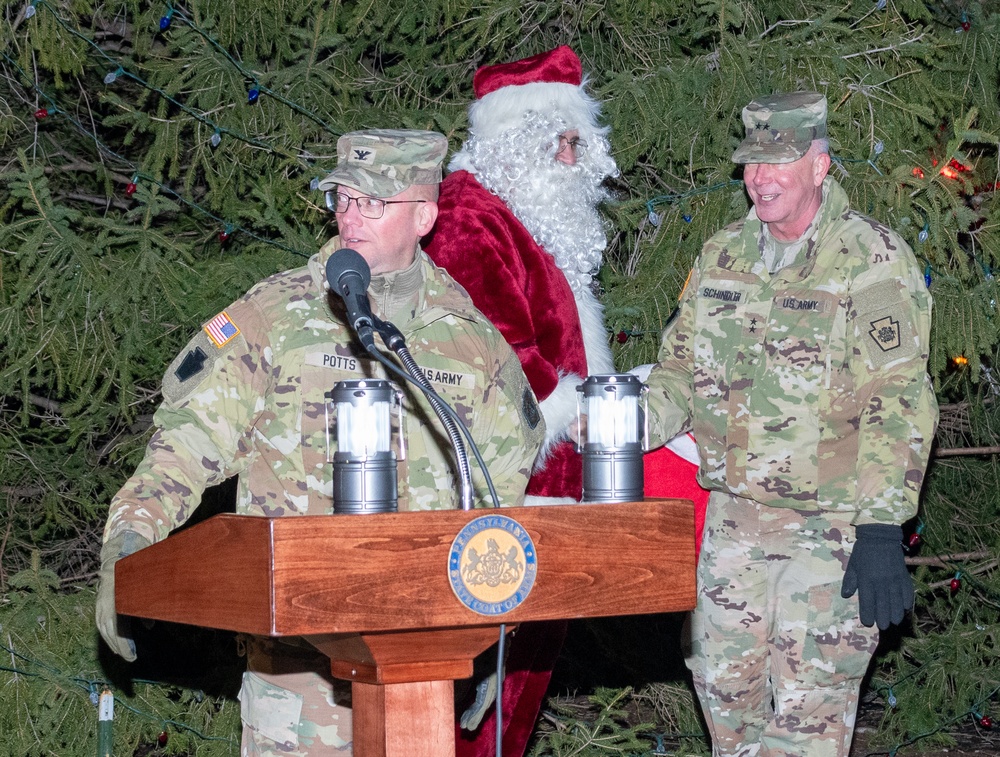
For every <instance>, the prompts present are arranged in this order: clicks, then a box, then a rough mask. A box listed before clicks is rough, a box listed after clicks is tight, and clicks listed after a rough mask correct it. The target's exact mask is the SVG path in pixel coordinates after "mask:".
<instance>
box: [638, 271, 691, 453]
mask: <svg viewBox="0 0 1000 757" xmlns="http://www.w3.org/2000/svg"><path fill="white" fill-rule="evenodd" d="M699 262H700V260H699V261H695V265H694V268H693V269H692V271H691V273H690V275H689V276H688V281H687V284H686V285H685V288H684V291H683V292H682V293H681V301H680V304H679V305H678V308H677V314H676V315H675V316H674V318H673V320H672V321H671V322H670V323H669V324H667V327H666V328H665V329H664V330H663V336H662V338H661V340H660V353H659V355H658V356H657V360H658V361H659V362H658V363H657V364H656V365H655V366H653V369H652V371H650V374H649V378H648V379H647V381H646V384H647V386H648V387H649V416H650V417H649V447H650V449H655V448H656V447H659V446H662V445H663V444H666V443H667V442H668V441H670V439H672V438H673V437H674V436H676V435H677V434H678V433H680V432H681V431H684V430H686V429H687V427H688V426H689V425H690V418H691V400H692V391H691V387H692V383H693V381H694V336H695V332H694V329H695V296H694V293H695V292H697V291H698V281H699V278H700V275H699V271H698V264H699Z"/></svg>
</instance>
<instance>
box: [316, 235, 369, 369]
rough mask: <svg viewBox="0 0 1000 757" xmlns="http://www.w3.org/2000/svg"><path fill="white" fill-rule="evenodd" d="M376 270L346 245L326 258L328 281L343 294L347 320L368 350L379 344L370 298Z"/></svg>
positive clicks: (331, 287)
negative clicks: (373, 273) (374, 327)
mask: <svg viewBox="0 0 1000 757" xmlns="http://www.w3.org/2000/svg"><path fill="white" fill-rule="evenodd" d="M371 281H372V270H371V268H369V267H368V262H367V261H366V260H365V259H364V258H363V257H361V255H360V254H358V253H357V252H356V251H354V250H352V249H349V248H347V247H343V248H341V249H339V250H337V251H336V252H334V253H333V254H332V255H331V256H330V258H329V259H328V260H327V261H326V282H327V284H329V285H330V289H332V290H333V291H334V292H336V293H337V294H339V295H340V296H341V298H342V299H343V300H344V305H346V306H347V322H348V323H349V324H350V326H351V328H352V329H354V331H355V333H357V335H358V338H359V339H360V340H361V344H363V345H364V347H365V349H366V350H369V351H371V350H373V349H374V348H375V336H374V333H373V331H372V328H373V325H374V316H373V315H372V308H371V304H370V303H369V302H368V285H369V284H370V283H371Z"/></svg>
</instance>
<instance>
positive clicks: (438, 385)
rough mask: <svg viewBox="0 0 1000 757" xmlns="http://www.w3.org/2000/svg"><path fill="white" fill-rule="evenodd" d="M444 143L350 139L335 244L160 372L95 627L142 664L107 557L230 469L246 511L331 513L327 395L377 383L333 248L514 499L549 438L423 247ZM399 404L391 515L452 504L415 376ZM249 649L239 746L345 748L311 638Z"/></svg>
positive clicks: (476, 319)
mask: <svg viewBox="0 0 1000 757" xmlns="http://www.w3.org/2000/svg"><path fill="white" fill-rule="evenodd" d="M446 150H447V140H446V139H445V137H444V136H443V135H441V134H437V133H435V132H419V131H389V130H372V131H367V132H355V133H353V134H348V135H345V136H343V137H342V138H341V139H340V140H339V142H338V148H337V152H338V165H337V168H336V169H335V170H334V171H333V173H332V174H330V175H329V176H328V177H326V178H325V179H324V180H323V182H321V184H320V188H321V189H324V190H328V192H327V196H328V198H329V199H328V202H329V204H330V205H331V208H332V209H334V210H335V212H336V216H337V223H338V227H339V230H340V235H341V236H340V238H339V239H333V240H331V241H330V242H329V243H328V244H326V245H324V247H323V248H322V249H321V250H320V251H319V253H318V254H317V255H315V256H313V257H312V258H310V260H309V263H308V265H307V266H305V267H303V268H299V269H296V270H292V271H287V272H285V273H280V274H276V275H275V276H272V277H270V278H269V279H267V280H265V281H263V282H261V283H260V284H258V285H257V286H256V287H254V288H253V289H252V290H250V292H249V293H248V294H246V295H245V296H244V297H242V298H241V299H239V300H237V301H236V302H235V303H233V304H232V305H230V306H229V307H228V308H226V309H225V310H224V311H223V312H222V313H220V314H219V315H218V316H216V317H215V318H213V319H212V320H211V321H209V322H208V323H207V324H205V327H204V328H203V329H202V330H201V331H200V332H199V333H198V335H197V336H196V337H195V338H194V339H193V340H192V341H191V342H190V343H189V344H188V346H187V347H186V348H185V349H184V351H183V352H182V353H181V354H180V355H179V356H178V357H177V359H175V360H174V361H173V363H172V364H171V365H170V367H169V368H168V369H167V373H166V376H165V378H164V381H163V396H164V402H163V404H162V405H161V407H160V408H159V410H158V411H157V413H156V416H155V419H154V423H155V426H156V430H155V432H154V434H153V437H152V439H151V440H150V442H149V446H148V448H147V450H146V456H145V458H144V460H143V461H142V463H141V464H140V466H139V468H138V470H136V472H135V474H134V475H133V476H132V478H131V479H129V481H128V482H127V483H126V484H125V486H123V487H122V489H121V491H120V492H119V493H118V494H117V495H116V496H115V498H114V499H113V500H112V503H111V508H110V515H109V518H108V522H107V526H106V528H105V532H104V542H105V544H104V548H103V549H102V569H101V584H100V589H99V594H98V600H97V624H98V628H99V630H100V632H101V635H102V636H103V637H104V638H105V640H106V641H107V642H108V644H109V645H110V646H111V648H112V649H113V650H114V651H116V652H117V653H118V654H120V655H121V656H122V657H124V658H126V659H129V660H132V659H135V646H134V644H133V643H132V641H131V639H130V638H128V633H127V630H126V629H124V628H123V627H120V626H119V625H118V622H117V621H118V620H120V619H118V618H117V617H116V615H115V612H114V563H115V562H116V561H117V560H118V559H119V558H120V557H122V556H124V555H127V554H130V553H132V552H134V551H136V550H137V549H140V548H142V547H144V546H146V545H148V544H150V543H152V542H156V541H159V540H161V539H163V538H165V537H166V536H167V535H168V534H169V533H170V531H171V530H172V529H174V528H176V527H177V526H179V525H181V524H182V523H184V522H185V521H186V520H187V519H188V517H189V516H190V515H191V512H192V511H193V510H194V508H195V507H197V506H198V504H199V501H200V498H201V495H202V493H203V492H204V490H205V488H206V487H207V486H211V485H213V484H216V483H219V482H220V481H222V480H224V479H226V478H228V477H230V476H233V475H237V476H238V477H239V487H238V495H237V504H236V508H237V512H239V513H244V514H250V515H265V516H294V515H305V514H309V515H322V514H330V513H332V511H333V501H332V469H331V465H330V464H328V463H327V459H328V455H331V456H332V453H333V451H334V450H328V449H327V428H326V422H325V416H326V413H325V407H326V397H325V394H326V393H327V392H328V391H329V390H330V389H331V388H332V387H333V385H334V384H335V383H336V382H337V381H339V380H344V379H357V378H372V377H374V378H385V372H384V369H383V368H382V366H381V365H380V364H379V363H378V362H377V361H375V360H374V359H373V358H371V356H370V355H368V354H367V353H366V352H365V351H364V348H363V347H362V346H361V344H360V343H359V342H358V341H357V340H356V338H355V336H354V334H353V333H352V332H351V330H350V328H349V326H348V325H347V322H346V319H345V317H344V312H343V303H341V302H340V301H339V299H338V298H336V297H333V296H331V295H330V293H329V292H328V291H327V282H326V281H325V274H324V271H325V264H326V261H327V259H328V257H329V256H330V254H331V253H333V252H334V251H335V250H337V249H338V248H340V247H341V246H347V247H351V248H353V249H355V250H357V251H358V252H359V253H360V254H361V255H362V257H364V258H365V260H366V261H367V262H368V264H369V266H370V267H371V270H372V274H373V275H372V281H371V286H370V288H369V294H370V297H371V301H372V311H373V312H374V313H375V314H376V315H377V316H379V317H381V318H382V319H384V320H388V321H391V322H393V323H394V324H395V325H396V326H397V327H398V328H399V329H400V331H401V332H402V333H403V335H404V337H405V338H406V341H407V345H408V346H409V348H410V351H411V353H412V355H413V357H414V359H415V360H416V361H417V363H418V364H419V365H420V366H421V367H422V368H423V369H424V371H425V373H426V374H427V377H428V380H429V381H430V383H431V385H432V386H433V387H434V388H435V389H436V391H437V392H438V393H439V394H440V395H441V396H442V397H443V398H444V399H445V401H446V402H448V403H449V404H451V405H452V406H453V407H454V408H455V409H456V410H457V412H458V414H459V416H460V417H461V418H462V420H463V421H464V422H465V424H466V426H467V427H468V428H469V429H470V431H471V433H472V436H473V438H474V439H475V440H476V442H477V444H478V446H479V448H480V450H481V451H482V454H483V457H484V459H485V461H486V462H487V464H488V465H489V470H490V473H491V476H492V479H493V482H494V485H495V488H496V491H497V494H498V496H499V498H500V500H501V503H502V504H504V505H520V504H522V502H523V498H524V490H525V487H526V485H527V481H528V475H529V473H530V471H531V467H532V464H533V462H534V458H535V455H536V452H537V450H538V448H539V446H540V444H541V440H542V437H543V435H544V431H545V427H544V421H542V419H541V414H540V412H539V410H538V407H537V404H536V402H535V397H534V394H533V393H532V392H531V389H530V388H529V386H528V383H527V380H526V379H525V377H524V374H523V372H522V371H521V368H520V363H519V361H518V359H517V357H516V355H514V353H513V352H512V351H511V349H510V347H509V346H508V345H507V343H506V342H505V341H504V340H503V338H502V337H501V335H500V333H499V332H498V331H497V330H496V329H495V328H494V327H493V326H492V325H491V324H490V323H489V321H487V320H486V319H485V318H484V317H483V316H482V314H481V313H479V311H478V310H476V309H475V308H474V307H473V305H472V302H471V300H469V298H468V295H467V294H466V293H465V290H463V289H462V288H461V287H460V286H459V285H458V284H456V283H455V281H454V280H453V279H451V277H449V276H448V275H447V273H445V272H444V270H443V269H441V268H438V267H436V266H435V265H434V264H433V263H431V261H430V260H429V259H428V258H427V256H426V255H425V254H424V253H423V251H422V250H420V248H419V246H418V242H419V239H420V237H421V236H423V235H424V234H426V233H427V231H428V230H429V229H430V228H431V226H432V225H433V223H434V220H435V218H436V215H437V206H436V202H435V200H436V199H437V185H438V183H439V182H440V181H441V167H440V166H441V160H442V159H443V157H444V155H445V152H446ZM387 198H388V199H387ZM403 405H404V408H405V411H406V412H405V415H404V429H403V433H402V435H403V436H404V437H405V440H406V444H407V460H406V461H405V462H403V461H401V462H400V466H401V469H400V471H399V477H398V480H399V509H400V510H427V509H441V508H455V507H458V506H459V495H458V494H457V488H458V487H457V486H456V483H457V482H456V471H455V469H454V466H455V464H454V462H453V456H452V453H451V450H450V448H449V446H448V441H447V436H446V435H445V434H443V433H442V431H441V429H440V427H439V425H438V422H437V420H436V416H435V414H434V413H433V411H432V410H431V408H430V406H429V404H428V403H427V401H426V399H425V397H424V396H423V394H422V393H420V392H419V391H416V390H414V389H412V388H410V387H409V385H407V386H406V387H404V389H403ZM331 440H332V441H331V443H334V444H335V440H334V438H333V436H331ZM407 465H408V466H409V467H408V469H407V467H406V466H407ZM473 471H474V473H475V476H474V489H475V495H476V504H477V505H479V506H488V505H489V504H491V503H490V499H489V496H488V493H487V488H486V485H485V480H484V479H483V477H482V474H481V473H480V472H479V471H478V470H477V467H476V466H473ZM151 579H152V580H155V577H151ZM245 641H246V647H247V656H248V672H247V673H246V674H245V676H244V682H243V688H242V690H241V692H240V701H241V711H242V716H243V723H244V730H243V750H242V754H243V755H246V756H254V757H256V756H259V755H268V756H269V757H270V756H271V755H283V756H286V757H287V756H288V755H319V754H323V755H326V754H331V753H337V754H350V752H351V742H352V736H351V712H350V684H349V683H346V682H343V681H334V680H333V679H332V678H331V677H330V676H329V661H328V660H326V659H325V658H324V657H322V656H321V655H320V654H319V653H318V652H316V650H314V649H312V648H310V647H307V646H305V645H292V644H289V643H288V642H286V641H283V640H281V641H279V640H271V639H259V638H250V639H246V640H245Z"/></svg>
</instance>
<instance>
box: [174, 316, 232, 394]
mask: <svg viewBox="0 0 1000 757" xmlns="http://www.w3.org/2000/svg"><path fill="white" fill-rule="evenodd" d="M228 350H229V347H228V346H227V347H226V351H228ZM218 356H219V350H218V349H217V348H216V347H215V342H213V341H212V340H211V339H210V338H209V336H208V334H206V333H205V332H204V331H199V332H198V333H197V334H195V336H194V339H192V340H191V341H190V342H188V346H187V347H185V348H184V351H183V352H182V353H181V354H180V355H178V356H177V357H175V358H174V361H173V362H172V363H171V364H170V367H168V368H167V372H166V374H164V376H163V386H162V387H161V389H162V391H163V398H164V399H166V400H168V401H169V402H171V403H173V404H176V403H178V402H180V401H181V400H183V399H184V398H185V397H187V396H188V395H190V394H192V393H194V391H195V390H196V389H197V388H198V385H199V384H201V382H202V381H203V380H204V379H205V378H206V377H207V376H208V375H209V374H210V373H211V371H212V366H214V365H215V361H216V359H217V358H218Z"/></svg>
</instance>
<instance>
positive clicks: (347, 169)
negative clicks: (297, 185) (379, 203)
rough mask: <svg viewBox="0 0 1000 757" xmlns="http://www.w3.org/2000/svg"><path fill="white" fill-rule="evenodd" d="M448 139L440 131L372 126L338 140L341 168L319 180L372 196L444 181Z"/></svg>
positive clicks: (324, 186)
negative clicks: (443, 174)
mask: <svg viewBox="0 0 1000 757" xmlns="http://www.w3.org/2000/svg"><path fill="white" fill-rule="evenodd" d="M446 152H448V139H447V138H446V137H445V136H444V134H439V133H438V132H436V131H414V130H412V129H368V130H366V131H352V132H350V133H349V134H345V135H344V136H342V137H341V138H340V139H338V140H337V167H336V168H334V169H333V172H332V173H330V174H329V175H328V176H327V177H326V178H324V179H323V180H322V181H320V183H319V188H320V190H322V191H324V192H325V191H326V190H328V189H333V188H334V187H335V186H337V185H340V186H344V187H350V188H351V189H356V190H357V191H358V192H363V193H364V194H366V195H368V196H369V197H392V196H394V195H398V194H399V193H400V192H402V191H403V190H404V189H406V188H407V187H411V186H413V185H414V184H440V183H441V161H443V160H444V156H445V153H446Z"/></svg>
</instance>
